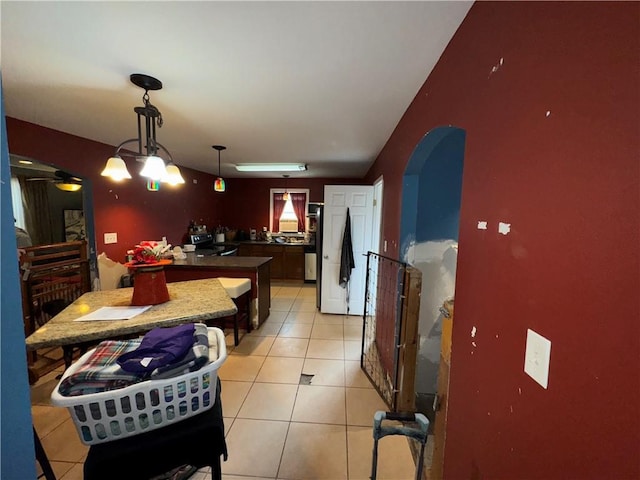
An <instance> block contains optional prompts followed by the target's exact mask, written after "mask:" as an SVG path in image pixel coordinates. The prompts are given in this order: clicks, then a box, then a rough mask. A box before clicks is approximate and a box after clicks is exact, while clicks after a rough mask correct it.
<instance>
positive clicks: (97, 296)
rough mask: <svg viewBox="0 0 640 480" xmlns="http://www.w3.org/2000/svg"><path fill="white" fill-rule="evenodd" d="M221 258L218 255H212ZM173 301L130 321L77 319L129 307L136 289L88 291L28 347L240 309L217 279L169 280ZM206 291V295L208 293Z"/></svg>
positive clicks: (145, 328) (199, 319)
mask: <svg viewBox="0 0 640 480" xmlns="http://www.w3.org/2000/svg"><path fill="white" fill-rule="evenodd" d="M211 258H218V257H211ZM167 289H168V290H169V298H170V300H169V301H168V302H165V303H161V304H159V305H153V306H152V307H151V308H150V309H149V310H147V311H145V312H144V313H141V314H140V315H137V316H135V317H134V318H132V319H130V320H109V321H105V320H97V321H88V322H75V321H74V320H75V319H76V318H78V317H81V316H83V315H86V314H88V313H91V312H93V311H95V310H97V309H98V308H100V307H116V306H129V305H130V304H131V296H132V295H133V288H118V289H115V290H103V291H96V292H88V293H85V294H84V295H82V296H81V297H80V298H78V299H77V300H76V301H75V302H73V303H72V304H71V305H69V306H68V307H67V308H65V309H64V310H63V311H62V312H60V313H59V314H58V315H56V316H55V317H54V318H52V319H51V320H50V321H49V322H47V324H46V325H44V326H42V327H40V328H39V329H38V330H36V331H35V332H34V333H33V334H31V335H30V336H29V337H27V339H26V344H27V350H36V349H38V348H45V347H56V346H62V345H73V344H78V343H82V342H91V341H96V342H98V341H100V340H105V339H108V338H117V337H118V336H125V335H131V334H137V333H140V334H142V333H144V332H146V331H148V330H151V329H152V328H155V327H172V326H175V325H179V324H182V323H194V322H203V321H205V320H209V319H212V318H220V317H226V316H229V315H234V314H235V313H236V312H237V308H236V306H235V304H234V303H233V301H232V300H231V298H229V295H227V292H226V290H225V289H224V288H223V287H222V285H221V284H220V282H219V281H218V279H217V278H208V279H205V280H191V281H187V282H175V283H168V284H167ZM205 293H206V294H205Z"/></svg>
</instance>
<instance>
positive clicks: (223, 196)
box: [6, 117, 362, 261]
mask: <svg viewBox="0 0 640 480" xmlns="http://www.w3.org/2000/svg"><path fill="white" fill-rule="evenodd" d="M6 120H7V138H8V140H9V151H10V152H11V153H12V154H14V155H20V156H24V157H29V158H32V159H34V160H38V161H40V162H42V163H47V164H50V165H55V166H57V167H60V168H62V169H65V170H68V171H70V172H72V173H74V174H76V175H80V176H82V177H84V178H86V179H89V181H90V182H91V185H92V190H93V207H94V215H95V230H96V243H97V245H96V248H97V252H98V253H102V252H105V253H106V254H107V256H108V257H109V258H112V259H113V260H115V261H123V260H124V258H125V255H126V251H127V250H128V249H129V248H131V247H132V246H133V245H135V244H136V243H138V242H140V241H141V240H160V239H161V238H162V237H163V236H166V237H167V241H168V242H169V243H171V244H173V245H176V244H181V243H183V242H184V241H185V240H186V234H187V227H188V225H189V222H190V221H191V220H194V221H195V222H196V223H199V224H204V225H207V227H208V228H209V229H211V228H213V227H215V226H216V225H224V226H227V227H232V228H239V229H244V230H246V231H248V230H249V228H258V229H260V228H261V227H262V226H265V225H267V226H268V225H269V189H270V188H278V187H283V186H286V187H287V188H308V189H310V198H311V200H312V201H316V202H321V201H322V199H323V197H324V185H325V184H333V185H335V184H360V183H362V181H361V180H354V179H333V178H332V179H322V178H313V179H294V178H289V179H288V180H287V182H286V184H285V183H284V179H238V178H230V179H227V180H226V184H227V191H226V192H225V193H216V192H214V191H213V187H212V186H213V180H214V177H213V176H212V175H209V174H206V173H203V172H199V171H197V170H192V169H189V168H184V167H181V172H182V176H183V177H184V178H185V181H186V183H185V184H184V185H182V186H179V187H167V186H164V185H163V186H161V188H160V190H159V191H158V192H150V191H148V190H147V189H146V182H145V181H143V180H142V178H141V177H140V176H138V175H137V172H138V171H139V169H140V166H141V164H138V163H136V162H135V161H134V160H131V159H128V158H125V161H126V162H127V167H128V169H129V171H130V172H131V175H132V177H133V178H132V179H131V180H128V181H123V182H120V183H117V182H114V181H112V180H110V179H108V178H105V177H102V176H100V172H101V171H102V169H103V168H104V165H105V163H106V160H107V159H108V158H109V157H110V156H111V155H113V153H114V150H115V147H113V146H111V145H106V144H103V143H98V142H94V141H92V140H88V139H85V138H80V137H77V136H74V135H69V134H66V133H63V132H60V131H57V130H52V129H50V128H45V127H42V126H39V125H34V124H32V123H28V122H24V121H21V120H18V119H15V118H9V117H7V119H6ZM194 182H196V183H194ZM108 232H116V233H117V234H118V243H117V244H108V245H105V244H104V234H105V233H108Z"/></svg>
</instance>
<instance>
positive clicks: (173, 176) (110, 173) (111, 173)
mask: <svg viewBox="0 0 640 480" xmlns="http://www.w3.org/2000/svg"><path fill="white" fill-rule="evenodd" d="M129 79H130V80H131V83H133V84H134V85H136V86H138V87H140V88H143V89H144V95H143V96H142V101H143V102H144V106H142V107H135V108H134V109H133V111H134V112H136V114H137V116H138V137H137V138H130V139H128V140H125V141H124V142H122V143H121V144H120V145H118V146H117V147H116V152H115V154H114V155H113V157H111V158H110V159H109V160H108V161H107V164H106V166H105V168H104V170H103V171H102V174H101V175H102V176H104V177H111V178H112V179H113V180H115V181H120V180H123V179H125V178H131V174H130V173H129V171H128V170H127V165H126V164H125V162H124V160H122V157H123V156H133V157H135V158H136V160H137V161H139V162H144V167H143V168H142V171H141V172H140V175H141V176H143V177H147V179H148V180H151V181H160V182H165V183H169V184H171V185H177V184H181V183H184V178H182V175H181V174H180V169H179V168H178V167H177V166H176V165H174V163H173V159H172V158H171V154H170V153H169V151H168V150H167V149H166V148H165V147H164V146H163V145H162V144H160V143H159V142H158V141H157V140H156V125H157V126H158V128H160V127H162V124H163V120H162V113H160V110H158V108H157V107H155V106H154V105H152V104H151V102H150V101H149V90H160V89H161V88H162V82H161V81H160V80H158V79H157V78H153V77H151V76H149V75H144V74H142V73H134V74H132V75H131V76H130V77H129ZM143 119H144V136H143V132H142V124H143ZM132 143H137V144H138V149H137V151H134V153H129V150H131V151H133V150H132V149H131V148H127V150H124V151H121V150H122V148H123V147H124V146H125V145H129V144H132ZM160 150H162V151H163V152H164V153H165V155H166V156H167V157H168V159H169V163H168V165H166V164H165V162H164V160H163V159H162V158H161V157H160V156H159V155H158V152H159V151H160Z"/></svg>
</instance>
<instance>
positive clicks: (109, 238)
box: [104, 233, 118, 245]
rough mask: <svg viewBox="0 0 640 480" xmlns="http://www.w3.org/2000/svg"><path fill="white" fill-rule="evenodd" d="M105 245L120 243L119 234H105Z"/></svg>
mask: <svg viewBox="0 0 640 480" xmlns="http://www.w3.org/2000/svg"><path fill="white" fill-rule="evenodd" d="M104 243H105V245H106V244H108V243H118V234H117V233H105V234H104Z"/></svg>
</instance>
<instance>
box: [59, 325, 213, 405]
mask: <svg viewBox="0 0 640 480" xmlns="http://www.w3.org/2000/svg"><path fill="white" fill-rule="evenodd" d="M188 325H189V326H190V329H189V330H191V331H192V335H191V344H190V346H189V348H188V349H187V350H186V352H185V353H184V354H183V356H182V357H181V358H178V359H177V360H175V361H174V362H171V363H167V364H165V365H161V366H158V367H156V368H154V369H153V370H152V371H150V372H149V371H146V372H130V371H126V370H125V369H124V368H122V367H121V366H120V364H119V361H120V359H121V358H122V357H123V356H125V359H126V358H127V357H128V360H126V362H125V363H128V362H132V361H133V360H132V359H134V358H140V352H141V348H142V344H143V343H144V339H145V338H146V335H145V337H143V338H138V339H134V340H105V341H103V342H100V343H99V344H98V346H97V347H96V349H95V351H94V352H93V353H92V354H91V355H90V356H89V357H88V359H87V361H86V362H85V363H84V364H82V365H81V366H80V367H79V368H78V370H77V371H75V372H74V373H73V374H71V375H69V376H68V377H65V378H64V379H63V380H62V382H60V386H59V387H58V391H59V392H60V394H61V395H64V396H76V395H88V394H92V393H99V392H104V391H107V390H115V389H118V388H124V387H127V386H129V385H133V384H135V383H138V382H142V381H145V380H150V379H151V380H159V379H166V378H171V377H176V376H179V375H183V374H185V373H189V372H194V371H196V370H199V369H200V368H202V367H203V366H204V365H206V364H207V363H209V361H215V360H217V359H218V344H217V337H216V335H215V333H213V332H210V331H209V329H208V328H207V326H206V325H205V324H201V323H198V324H188ZM164 330H172V328H167V329H164ZM185 330H186V329H185ZM181 331H182V332H183V331H184V330H181ZM149 333H151V331H150V332H149ZM149 333H147V335H149ZM153 336H154V338H158V337H157V333H154V335H153ZM145 358H147V357H145V356H142V359H143V360H144V359H145ZM138 361H140V360H138ZM145 363H146V362H145Z"/></svg>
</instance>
